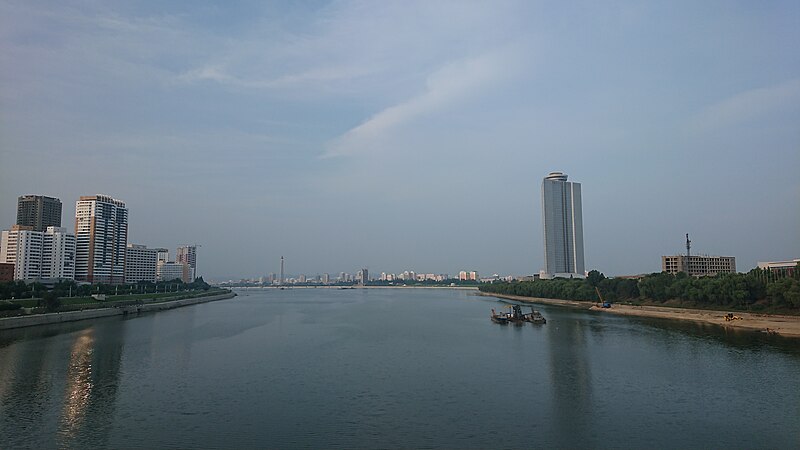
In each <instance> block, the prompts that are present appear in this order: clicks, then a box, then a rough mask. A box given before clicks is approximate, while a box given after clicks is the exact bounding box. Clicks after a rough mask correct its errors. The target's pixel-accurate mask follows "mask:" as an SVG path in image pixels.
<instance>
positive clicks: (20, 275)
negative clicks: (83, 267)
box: [0, 225, 75, 280]
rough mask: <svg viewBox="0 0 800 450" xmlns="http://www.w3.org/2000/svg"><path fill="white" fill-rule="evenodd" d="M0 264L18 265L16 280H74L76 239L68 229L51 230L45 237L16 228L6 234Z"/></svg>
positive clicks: (26, 227) (16, 266)
mask: <svg viewBox="0 0 800 450" xmlns="http://www.w3.org/2000/svg"><path fill="white" fill-rule="evenodd" d="M0 262H5V263H12V264H14V279H17V280H37V279H42V278H63V279H73V278H74V277H75V236H73V235H71V234H68V233H67V230H66V229H65V228H61V227H47V230H46V231H45V232H44V233H43V232H41V231H35V230H33V229H32V227H29V226H21V225H14V226H13V227H12V228H11V230H5V231H3V233H2V241H0Z"/></svg>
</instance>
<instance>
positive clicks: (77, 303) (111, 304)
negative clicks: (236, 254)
mask: <svg viewBox="0 0 800 450" xmlns="http://www.w3.org/2000/svg"><path fill="white" fill-rule="evenodd" d="M226 292H229V291H228V290H227V289H219V288H211V289H207V290H205V289H198V290H184V291H179V292H160V293H153V292H151V293H146V294H123V295H109V296H107V297H106V300H97V299H95V298H94V297H91V296H89V297H58V303H59V306H57V307H55V308H50V309H48V308H46V307H45V306H44V301H43V300H42V299H41V298H29V299H23V300H6V301H3V302H2V303H5V304H7V305H19V308H18V309H11V310H5V311H0V317H14V316H23V315H29V314H43V313H46V312H67V311H77V310H83V309H100V308H115V307H119V306H128V305H135V304H150V303H160V302H165V301H172V300H183V299H187V298H198V297H207V296H211V295H219V294H223V293H226Z"/></svg>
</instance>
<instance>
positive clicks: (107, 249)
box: [75, 195, 128, 283]
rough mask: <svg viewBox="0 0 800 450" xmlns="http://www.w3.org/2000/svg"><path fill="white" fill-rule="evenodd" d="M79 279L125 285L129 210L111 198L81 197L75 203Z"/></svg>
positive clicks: (76, 270)
mask: <svg viewBox="0 0 800 450" xmlns="http://www.w3.org/2000/svg"><path fill="white" fill-rule="evenodd" d="M75 241H76V251H75V279H76V280H78V281H88V282H90V283H124V282H125V251H126V248H127V245H128V208H126V207H125V203H124V202H123V201H121V200H117V199H114V198H111V197H109V196H107V195H92V196H84V197H81V198H80V200H78V201H77V202H76V203H75Z"/></svg>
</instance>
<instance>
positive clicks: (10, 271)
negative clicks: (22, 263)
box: [0, 262, 14, 282]
mask: <svg viewBox="0 0 800 450" xmlns="http://www.w3.org/2000/svg"><path fill="white" fill-rule="evenodd" d="M6 281H14V264H13V263H5V262H0V282H6Z"/></svg>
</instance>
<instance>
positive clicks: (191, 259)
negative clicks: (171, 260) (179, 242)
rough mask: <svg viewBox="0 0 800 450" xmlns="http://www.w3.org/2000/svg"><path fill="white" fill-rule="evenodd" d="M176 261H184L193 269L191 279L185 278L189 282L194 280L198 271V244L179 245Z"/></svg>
mask: <svg viewBox="0 0 800 450" xmlns="http://www.w3.org/2000/svg"><path fill="white" fill-rule="evenodd" d="M175 262H176V263H184V264H188V265H189V268H190V269H191V277H192V279H191V280H188V281H187V280H184V281H185V282H187V283H191V282H192V281H194V277H195V276H196V273H197V246H196V245H184V246H181V247H178V250H177V252H176V254H175Z"/></svg>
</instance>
